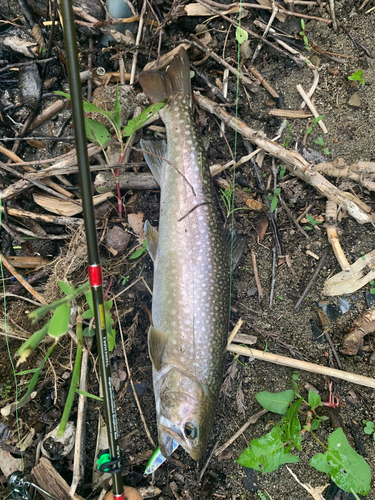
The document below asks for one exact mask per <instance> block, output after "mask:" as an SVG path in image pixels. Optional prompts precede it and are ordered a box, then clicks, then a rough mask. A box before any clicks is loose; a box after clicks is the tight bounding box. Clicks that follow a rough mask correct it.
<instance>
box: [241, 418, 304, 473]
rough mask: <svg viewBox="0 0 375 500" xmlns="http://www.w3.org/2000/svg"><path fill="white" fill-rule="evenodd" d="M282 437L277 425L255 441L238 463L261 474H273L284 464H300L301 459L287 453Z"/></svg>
mask: <svg viewBox="0 0 375 500" xmlns="http://www.w3.org/2000/svg"><path fill="white" fill-rule="evenodd" d="M282 436H283V432H282V430H281V428H280V426H279V425H278V424H276V425H275V426H274V427H273V429H272V430H271V432H269V433H268V434H266V435H265V436H263V437H261V438H259V439H253V440H252V441H251V443H250V446H249V447H248V448H246V450H245V451H244V452H243V453H242V455H241V456H240V457H239V458H238V460H237V463H239V464H240V465H243V466H244V467H250V468H251V469H255V470H259V471H261V472H273V471H274V470H276V469H278V468H279V467H280V465H282V464H293V463H297V462H299V457H297V456H295V455H292V454H290V453H288V452H286V450H285V447H284V443H283V441H282Z"/></svg>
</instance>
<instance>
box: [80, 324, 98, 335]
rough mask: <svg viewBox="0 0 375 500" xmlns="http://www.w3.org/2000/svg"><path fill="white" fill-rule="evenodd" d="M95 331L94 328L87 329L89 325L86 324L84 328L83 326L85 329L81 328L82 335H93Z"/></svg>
mask: <svg viewBox="0 0 375 500" xmlns="http://www.w3.org/2000/svg"><path fill="white" fill-rule="evenodd" d="M95 333H96V332H95V328H91V329H89V327H88V326H86V328H85V329H84V330H83V332H82V335H83V336H84V337H95Z"/></svg>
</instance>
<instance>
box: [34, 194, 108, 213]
mask: <svg viewBox="0 0 375 500" xmlns="http://www.w3.org/2000/svg"><path fill="white" fill-rule="evenodd" d="M113 197H114V194H113V193H111V192H109V193H103V194H99V195H96V196H94V197H93V200H94V205H99V204H100V203H103V201H106V200H108V199H109V198H113ZM33 198H34V201H35V203H37V204H38V205H40V206H41V207H43V208H44V209H45V210H48V212H52V213H53V214H58V215H65V216H68V217H69V216H72V215H77V214H79V213H81V212H82V206H79V205H76V204H75V203H71V202H70V201H66V200H61V199H60V198H55V197H54V196H50V195H48V194H44V193H33Z"/></svg>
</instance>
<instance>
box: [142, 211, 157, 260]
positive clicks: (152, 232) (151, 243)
mask: <svg viewBox="0 0 375 500" xmlns="http://www.w3.org/2000/svg"><path fill="white" fill-rule="evenodd" d="M143 230H144V232H145V233H146V239H147V250H148V253H149V254H150V257H151V259H152V261H153V262H155V259H156V252H157V250H158V243H159V231H158V230H157V229H156V227H153V226H151V224H150V223H149V221H148V220H146V222H145V225H144V228H143Z"/></svg>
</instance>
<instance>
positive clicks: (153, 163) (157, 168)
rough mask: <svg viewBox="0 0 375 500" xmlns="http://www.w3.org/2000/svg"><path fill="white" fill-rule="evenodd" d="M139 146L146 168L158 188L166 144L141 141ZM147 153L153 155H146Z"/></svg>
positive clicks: (163, 142)
mask: <svg viewBox="0 0 375 500" xmlns="http://www.w3.org/2000/svg"><path fill="white" fill-rule="evenodd" d="M140 144H141V148H142V149H143V155H144V157H145V160H146V163H147V165H148V168H149V169H150V170H151V172H152V175H153V176H154V177H155V180H156V182H157V183H158V184H159V186H160V184H161V176H162V171H163V169H164V165H165V161H164V159H163V158H166V157H167V143H166V142H165V141H146V140H145V139H141V140H140ZM147 152H149V153H153V154H147Z"/></svg>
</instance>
